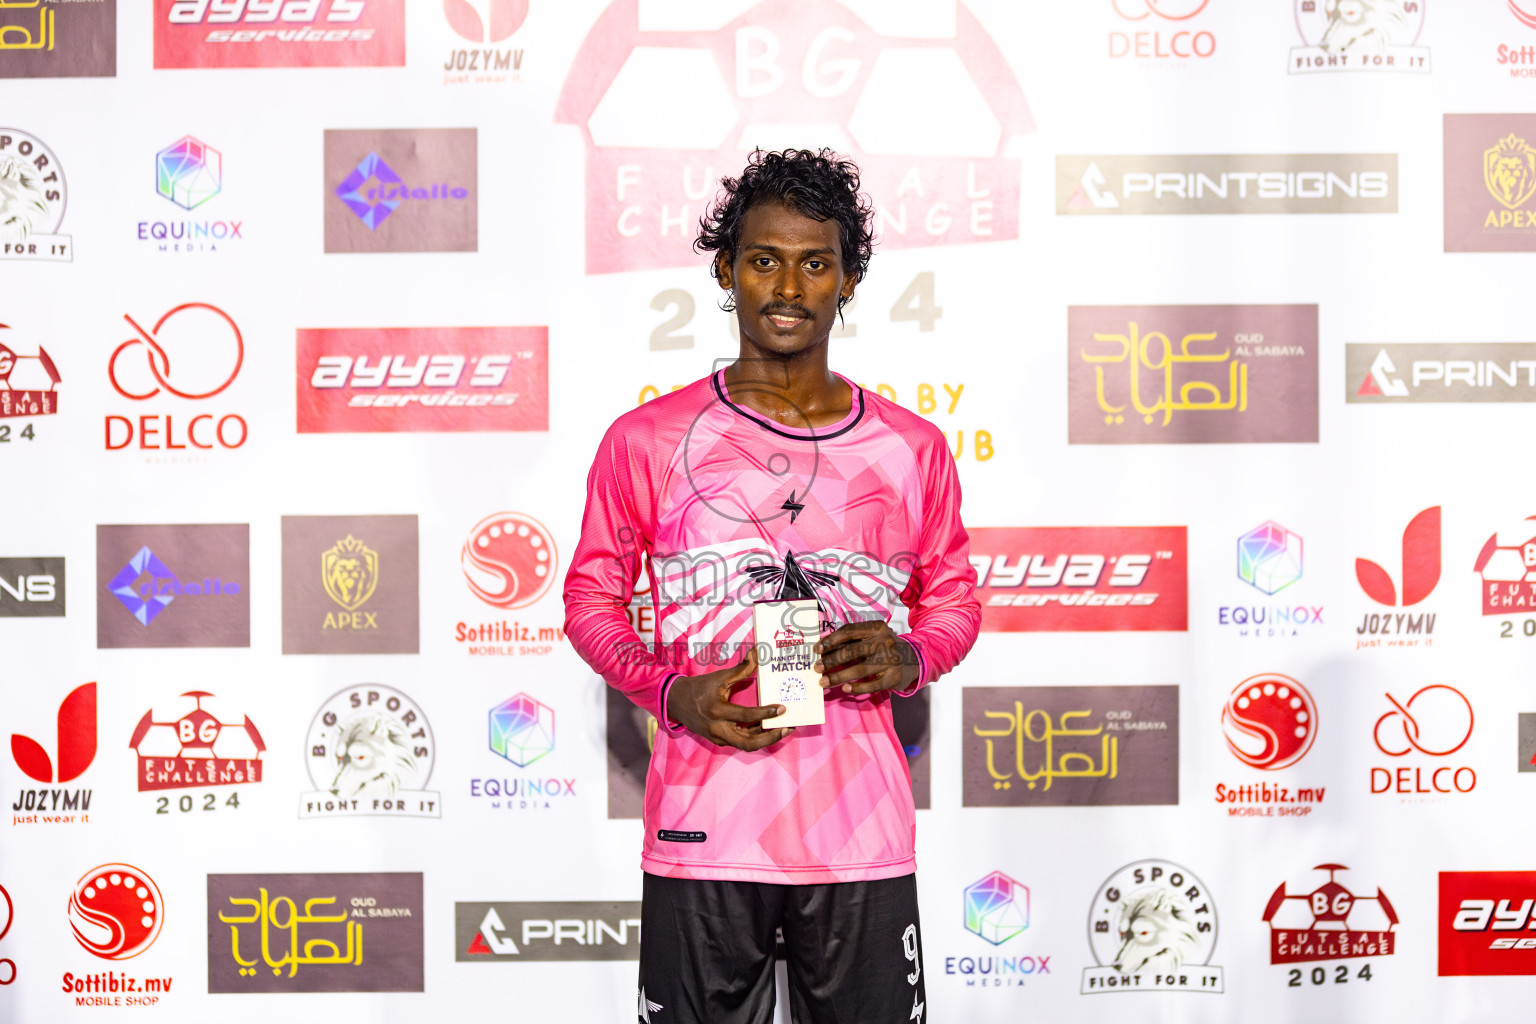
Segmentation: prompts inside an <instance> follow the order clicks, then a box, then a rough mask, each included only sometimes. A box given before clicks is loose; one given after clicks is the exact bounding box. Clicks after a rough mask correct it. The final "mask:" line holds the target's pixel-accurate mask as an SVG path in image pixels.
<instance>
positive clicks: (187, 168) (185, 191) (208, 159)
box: [155, 135, 224, 210]
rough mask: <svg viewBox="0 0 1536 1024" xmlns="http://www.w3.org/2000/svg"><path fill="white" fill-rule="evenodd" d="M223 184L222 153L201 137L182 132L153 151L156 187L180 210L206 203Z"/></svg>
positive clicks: (216, 193)
mask: <svg viewBox="0 0 1536 1024" xmlns="http://www.w3.org/2000/svg"><path fill="white" fill-rule="evenodd" d="M223 188H224V157H223V156H222V154H220V153H219V151H218V150H216V149H214V148H213V147H212V146H210V145H208V143H206V142H203V141H202V140H201V139H194V138H193V137H192V136H190V135H184V136H182V137H181V138H180V139H178V140H177V141H176V142H173V143H172V144H171V145H169V146H167V147H166V148H165V149H162V150H161V151H160V152H158V153H156V154H155V191H156V192H159V193H160V195H161V196H163V197H164V198H166V199H169V200H170V201H171V202H173V203H175V204H176V205H177V206H179V207H181V208H182V209H183V210H192V209H196V208H197V207H199V206H201V205H202V204H204V203H206V202H207V201H208V200H210V199H212V198H213V197H214V196H216V195H218V194H219V192H220V191H221V190H222V189H223Z"/></svg>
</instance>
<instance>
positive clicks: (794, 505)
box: [779, 491, 805, 523]
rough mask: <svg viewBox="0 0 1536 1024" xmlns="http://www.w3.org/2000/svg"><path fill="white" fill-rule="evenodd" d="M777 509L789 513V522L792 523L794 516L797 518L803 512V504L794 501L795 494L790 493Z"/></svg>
mask: <svg viewBox="0 0 1536 1024" xmlns="http://www.w3.org/2000/svg"><path fill="white" fill-rule="evenodd" d="M779 508H781V509H783V510H784V511H785V512H788V513H789V521H790V522H791V523H793V522H794V521H795V516H798V515H799V514H800V513H801V512H804V511H805V504H804V502H799V501H796V500H795V492H794V491H790V492H789V497H787V498H785V499H784V504H782V505H780V506H779Z"/></svg>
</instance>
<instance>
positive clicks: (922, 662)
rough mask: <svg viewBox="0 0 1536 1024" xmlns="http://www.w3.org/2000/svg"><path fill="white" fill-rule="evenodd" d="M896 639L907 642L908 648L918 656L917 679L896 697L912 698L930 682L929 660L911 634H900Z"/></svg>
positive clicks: (897, 692) (898, 692)
mask: <svg viewBox="0 0 1536 1024" xmlns="http://www.w3.org/2000/svg"><path fill="white" fill-rule="evenodd" d="M896 638H897V639H898V640H905V641H906V642H907V646H908V647H911V648H912V651H913V653H915V654H916V655H917V679H916V680H915V681H914V682H913V683H912V685H911V686H908V687H906V688H905V689H901V690H897V691H896V696H898V697H910V696H912V695H913V694H914V693H916V692H917V691H918V690H921V689H922V688H923V687H924V685H926V684H927V682H928V659H927V658H925V657H923V649H922V648H921V647H919V646H918V645H917V641H916V640H914V639H912V634H911V633H898V634H896Z"/></svg>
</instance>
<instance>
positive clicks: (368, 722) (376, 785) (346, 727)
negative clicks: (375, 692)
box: [330, 711, 417, 798]
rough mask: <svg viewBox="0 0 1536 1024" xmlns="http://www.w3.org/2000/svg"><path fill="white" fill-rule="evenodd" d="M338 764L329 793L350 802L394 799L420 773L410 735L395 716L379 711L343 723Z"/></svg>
mask: <svg viewBox="0 0 1536 1024" xmlns="http://www.w3.org/2000/svg"><path fill="white" fill-rule="evenodd" d="M336 761H337V767H336V777H335V778H334V779H333V780H331V785H330V790H331V792H332V793H334V794H336V795H337V796H339V797H347V798H351V797H355V796H359V795H361V794H363V793H365V792H369V793H381V794H384V795H386V796H394V795H395V794H396V793H397V792H399V791H400V790H401V789H402V788H403V786H404V783H405V782H406V780H407V779H409V778H411V777H413V776H414V775H415V773H416V770H417V764H416V758H415V755H413V754H412V752H411V742H410V733H409V732H408V731H407V729H406V727H405V726H403V725H401V724H400V722H399V721H397V720H396V719H395V718H394V717H393V716H390V715H386V714H384V713H383V712H378V711H374V712H370V713H368V714H363V715H358V716H356V717H355V718H349V719H348V720H347V721H345V722H343V723H341V727H340V729H339V731H338V733H337V737H336Z"/></svg>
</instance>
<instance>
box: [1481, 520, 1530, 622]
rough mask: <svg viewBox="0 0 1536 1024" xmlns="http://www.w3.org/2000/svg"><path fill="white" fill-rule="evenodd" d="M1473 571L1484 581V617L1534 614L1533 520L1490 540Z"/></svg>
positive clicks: (1496, 534) (1521, 523)
mask: <svg viewBox="0 0 1536 1024" xmlns="http://www.w3.org/2000/svg"><path fill="white" fill-rule="evenodd" d="M1472 569H1473V571H1475V572H1476V573H1477V574H1478V575H1479V576H1481V577H1482V580H1483V614H1484V615H1523V614H1529V613H1536V516H1528V517H1526V518H1525V519H1523V520H1521V521H1520V522H1518V523H1515V524H1514V525H1512V526H1509V527H1506V528H1505V529H1502V530H1499V531H1498V532H1497V533H1495V534H1494V535H1493V536H1491V537H1489V538H1488V540H1487V541H1486V542H1485V543H1484V544H1483V550H1482V551H1480V552H1478V555H1477V561H1476V562H1475V563H1473V566H1472ZM1506 635H1507V634H1506Z"/></svg>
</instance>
